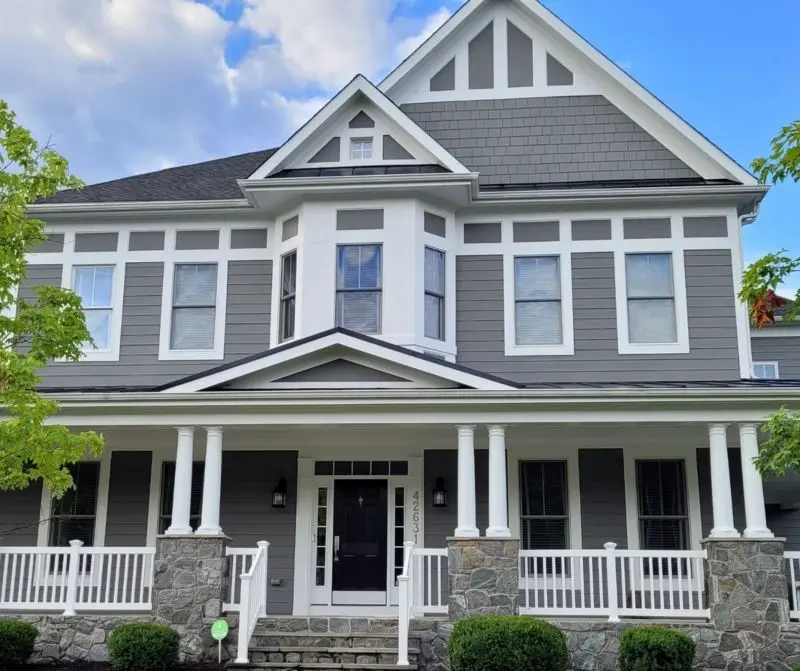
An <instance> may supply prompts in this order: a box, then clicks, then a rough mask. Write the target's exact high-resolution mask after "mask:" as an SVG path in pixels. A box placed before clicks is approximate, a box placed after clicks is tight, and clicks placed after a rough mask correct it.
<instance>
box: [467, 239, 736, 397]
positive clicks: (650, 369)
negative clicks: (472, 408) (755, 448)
mask: <svg viewBox="0 0 800 671" xmlns="http://www.w3.org/2000/svg"><path fill="white" fill-rule="evenodd" d="M684 258H685V266H686V285H687V289H686V290H687V301H688V306H689V336H690V346H691V352H690V353H689V354H651V355H620V354H619V353H618V341H617V315H616V299H615V293H614V287H615V284H614V282H615V279H614V259H613V254H612V253H611V252H585V253H576V254H572V278H573V280H572V293H573V320H574V331H575V355H574V356H514V357H507V356H505V344H504V327H503V319H504V314H503V312H504V309H503V260H502V256H500V255H499V254H497V255H486V256H460V257H458V259H457V265H456V267H457V275H456V318H457V330H456V337H457V344H458V362H459V363H461V364H463V365H465V366H469V367H472V368H475V369H477V370H480V371H483V372H486V373H492V374H495V375H499V376H501V377H505V378H508V379H511V380H514V381H516V382H523V383H539V382H652V381H656V382H657V381H692V380H708V379H709V378H711V379H715V380H732V379H738V378H739V377H740V375H739V360H738V347H737V340H736V319H735V307H734V293H733V291H734V290H733V271H732V267H731V257H730V252H729V251H727V250H703V251H687V252H686V253H685V257H684Z"/></svg>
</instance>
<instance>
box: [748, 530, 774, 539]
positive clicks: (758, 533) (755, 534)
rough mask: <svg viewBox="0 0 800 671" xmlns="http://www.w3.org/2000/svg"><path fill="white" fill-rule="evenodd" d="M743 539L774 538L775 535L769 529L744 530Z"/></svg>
mask: <svg viewBox="0 0 800 671" xmlns="http://www.w3.org/2000/svg"><path fill="white" fill-rule="evenodd" d="M744 537H745V538H775V534H774V533H772V532H771V531H770V530H769V529H745V530H744Z"/></svg>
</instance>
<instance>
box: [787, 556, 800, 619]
mask: <svg viewBox="0 0 800 671" xmlns="http://www.w3.org/2000/svg"><path fill="white" fill-rule="evenodd" d="M783 556H784V557H785V558H786V564H787V569H788V571H787V574H788V578H789V618H790V619H792V620H800V552H784V553H783Z"/></svg>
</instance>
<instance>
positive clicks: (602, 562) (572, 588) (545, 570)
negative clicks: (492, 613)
mask: <svg viewBox="0 0 800 671" xmlns="http://www.w3.org/2000/svg"><path fill="white" fill-rule="evenodd" d="M604 547H605V550H523V551H521V552H520V591H521V593H522V606H521V607H520V612H521V613H523V614H526V615H543V616H546V617H553V616H565V615H567V616H576V615H577V616H582V615H583V616H607V617H608V619H609V621H611V622H617V621H619V618H620V616H633V617H670V618H683V617H691V618H707V617H709V610H708V608H707V607H706V605H705V600H704V597H705V580H704V578H703V561H704V559H705V557H706V553H705V550H686V551H669V552H667V551H657V550H617V549H616V548H617V546H616V543H606V545H605V546H604Z"/></svg>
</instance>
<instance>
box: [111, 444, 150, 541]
mask: <svg viewBox="0 0 800 671" xmlns="http://www.w3.org/2000/svg"><path fill="white" fill-rule="evenodd" d="M152 461H153V453H152V452H112V453H111V477H110V479H109V485H108V514H107V520H106V543H105V544H106V546H107V547H115V546H116V547H139V546H144V545H147V514H148V509H149V505H150V471H151V465H152Z"/></svg>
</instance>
